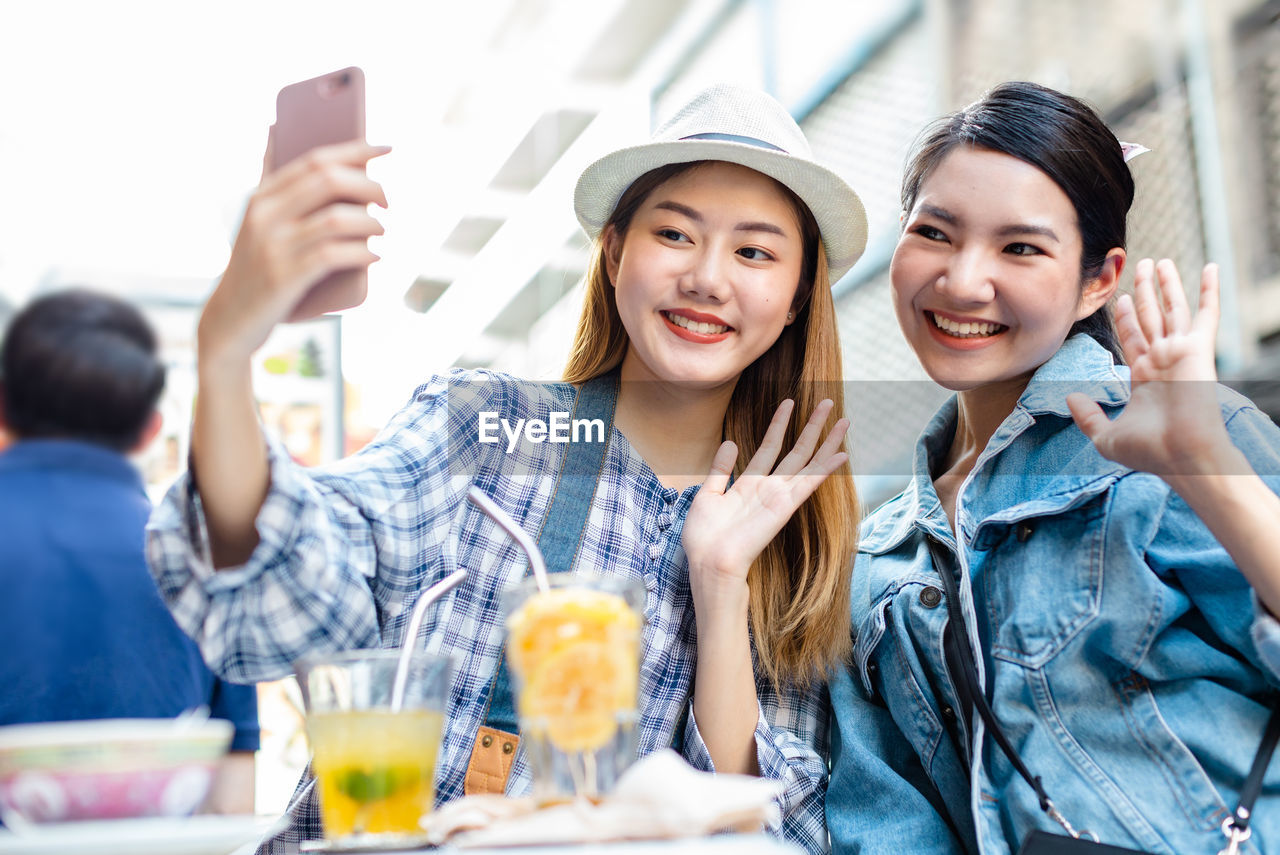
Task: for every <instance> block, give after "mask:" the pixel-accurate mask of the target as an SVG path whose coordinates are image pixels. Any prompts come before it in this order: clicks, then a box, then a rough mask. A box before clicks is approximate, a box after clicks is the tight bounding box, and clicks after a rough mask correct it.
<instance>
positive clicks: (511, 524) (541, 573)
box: [467, 485, 551, 594]
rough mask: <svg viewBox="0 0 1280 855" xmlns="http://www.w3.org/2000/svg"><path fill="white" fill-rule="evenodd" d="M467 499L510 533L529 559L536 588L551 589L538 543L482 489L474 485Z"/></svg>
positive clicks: (541, 589) (543, 591)
mask: <svg viewBox="0 0 1280 855" xmlns="http://www.w3.org/2000/svg"><path fill="white" fill-rule="evenodd" d="M467 499H468V500H470V501H471V503H472V504H473V505H475V506H476V507H478V508H479V509H480V510H482V511H484V515H485V516H487V517H488V518H489V519H491V520H493V521H494V522H496V523H497V524H498V526H499V527H500V528H501V529H502V530H503V531H505V532H506V533H507V534H509V535H511V539H512V540H514V541H515V542H516V544H517V545H518V546H519V547H520V549H522V550H523V551H524V554H525V557H526V558H528V559H529V566H530V567H532V568H533V578H534V579H536V580H537V582H538V590H539V591H541V592H542V593H544V594H545V593H546V592H547V591H549V590H551V586H550V585H549V584H548V583H547V565H546V562H544V561H543V560H542V551H541V550H540V549H538V544H536V543H534V542H533V538H531V537H529V535H528V534H527V533H526V532H525V530H524V529H522V528H520V526H519V525H517V524H516V521H515V520H513V519H512V518H511V515H510V514H508V513H507V512H506V511H504V510H503V509H502V508H500V507H498V505H497V504H496V503H495V502H494V501H493V499H490V498H489V497H488V495H486V494H485V492H484V491H483V490H481V489H480V488H479V487H476V486H475V485H472V487H471V489H470V490H469V491H468V492H467Z"/></svg>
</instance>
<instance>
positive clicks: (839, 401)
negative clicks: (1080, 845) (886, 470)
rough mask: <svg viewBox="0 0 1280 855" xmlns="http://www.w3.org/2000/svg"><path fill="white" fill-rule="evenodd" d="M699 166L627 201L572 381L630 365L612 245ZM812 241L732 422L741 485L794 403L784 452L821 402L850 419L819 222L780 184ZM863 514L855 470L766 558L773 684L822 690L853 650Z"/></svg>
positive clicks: (599, 264) (798, 518)
mask: <svg viewBox="0 0 1280 855" xmlns="http://www.w3.org/2000/svg"><path fill="white" fill-rule="evenodd" d="M700 163H706V161H698V162H695V163H679V164H670V165H668V166H662V167H659V168H657V169H654V170H652V171H650V172H647V173H645V174H644V175H642V176H641V177H640V178H638V179H637V180H636V181H635V182H634V183H633V184H632V185H631V187H629V188H628V189H627V191H626V193H624V194H623V195H622V198H621V199H620V200H619V202H618V205H617V207H616V208H615V209H614V211H613V215H612V216H611V217H610V218H609V222H608V223H607V224H606V226H605V228H604V230H603V231H602V232H601V236H600V237H599V238H597V239H596V241H595V245H594V247H593V249H592V254H591V263H590V266H589V267H588V269H587V280H586V287H587V292H586V297H585V300H584V302H583V306H582V316H581V317H580V318H579V320H578V330H577V334H576V336H575V338H574V342H573V350H572V351H571V353H570V356H569V362H568V364H567V365H566V366H565V370H564V379H565V380H566V381H568V382H570V383H585V382H586V381H587V380H590V379H592V378H594V377H598V376H599V375H601V374H604V373H606V372H608V371H611V370H613V369H614V368H616V367H617V366H618V365H620V364H621V363H622V358H623V357H624V356H625V355H626V352H627V346H628V343H629V339H628V337H627V332H626V330H625V329H624V328H623V326H622V319H621V317H620V316H619V315H618V304H617V302H616V298H615V295H614V291H613V287H612V285H611V284H610V282H609V276H608V273H607V272H606V268H605V248H604V236H605V235H607V234H608V233H609V230H610V229H613V230H615V231H616V232H617V233H618V234H620V235H623V236H624V237H625V235H626V233H627V229H628V228H629V227H630V225H631V220H632V218H633V217H634V216H635V214H636V211H638V210H639V208H640V206H641V205H642V204H643V203H644V200H645V199H646V198H648V196H649V194H651V193H652V192H653V191H654V190H655V189H657V188H658V187H659V186H660V185H662V184H663V183H664V182H666V181H669V180H671V179H672V178H674V177H676V176H677V175H680V174H682V173H684V172H686V171H688V170H690V169H693V168H696V167H697V166H698V165H699V164H700ZM778 186H779V187H781V188H782V190H783V191H784V193H785V194H786V196H787V198H788V199H790V201H791V204H792V205H793V206H794V207H795V210H796V213H797V215H798V218H799V220H800V223H801V232H802V234H803V238H804V262H803V264H802V267H801V273H800V284H799V288H798V289H797V291H796V299H795V303H794V305H793V306H792V311H794V312H795V313H796V317H795V320H794V321H792V323H791V324H790V325H788V326H786V327H784V328H783V330H782V334H781V335H780V336H779V337H778V340H777V341H775V342H774V343H773V346H772V347H770V348H769V350H767V351H766V352H765V353H764V354H763V355H761V356H760V358H758V359H757V360H756V361H755V362H753V363H751V364H750V365H748V366H747V367H746V369H744V370H743V372H742V376H740V377H739V378H738V382H737V384H736V386H735V387H734V390H733V396H732V398H731V399H730V401H729V408H728V410H727V411H726V412H725V417H724V438H725V439H730V440H733V442H734V443H735V444H736V445H737V446H738V462H737V465H736V467H735V470H734V475H735V476H737V475H741V474H742V470H743V469H745V468H746V465H747V463H748V461H750V460H751V458H752V456H753V455H754V454H755V452H756V449H757V448H758V447H759V445H760V441H761V440H762V439H763V438H764V434H765V430H766V429H767V428H768V426H769V421H770V419H771V418H772V417H773V413H774V410H775V409H776V408H777V406H778V404H780V403H781V402H782V401H783V399H785V398H792V399H794V400H795V409H794V411H793V412H794V414H795V415H794V416H793V417H792V420H791V424H790V425H789V426H788V427H787V436H786V443H785V446H784V447H785V448H790V447H791V446H792V445H794V444H795V441H796V439H797V437H798V436H799V434H800V429H801V428H802V427H803V425H804V423H805V421H806V420H807V418H808V414H809V413H812V412H813V409H814V408H815V407H816V406H817V405H818V403H819V402H820V401H821V400H822V399H823V398H830V399H831V400H832V401H833V402H834V403H835V414H836V415H837V416H839V415H840V414H842V413H843V412H844V388H843V378H844V372H843V368H842V366H841V359H840V343H839V340H838V336H837V332H836V315H835V303H834V301H833V300H832V298H831V282H830V276H829V274H828V272H827V256H826V253H825V252H824V251H823V248H822V241H821V240H820V235H819V232H818V225H817V223H816V222H815V221H814V218H813V215H812V214H811V213H810V212H809V208H808V206H806V205H805V204H804V203H803V202H802V201H801V200H800V199H799V198H798V197H797V196H796V195H795V194H794V193H792V192H791V191H790V190H789V189H787V188H786V187H785V186H783V185H782V184H779V185H778ZM858 521H859V507H858V497H857V492H856V491H855V489H854V484H853V477H852V474H851V472H850V468H849V464H848V463H846V464H845V465H844V466H843V467H841V468H840V469H839V470H837V471H836V472H835V473H834V474H833V475H832V476H831V477H829V478H827V479H826V480H825V481H824V482H823V483H822V485H821V486H820V487H818V489H817V491H816V492H814V494H813V496H811V497H810V498H809V500H808V501H806V502H805V503H804V504H803V505H801V506H800V508H799V510H797V511H796V512H795V514H793V515H792V517H791V519H790V520H789V521H788V522H787V524H786V525H785V526H784V527H783V529H782V531H781V532H780V533H779V535H778V536H777V537H776V538H774V539H773V541H772V542H771V543H770V544H769V545H768V546H767V547H765V550H764V551H763V552H762V553H761V554H760V556H759V557H758V558H757V559H756V561H755V563H754V564H753V565H752V567H751V571H750V573H749V574H748V576H747V585H748V588H749V590H750V606H749V612H748V614H749V619H750V626H751V633H752V638H753V640H754V642H755V651H756V659H757V662H758V664H759V666H760V667H761V668H762V669H763V670H764V672H765V674H767V675H768V677H769V679H770V680H771V681H772V682H773V683H774V685H775V686H776V685H780V684H782V683H784V682H785V683H793V684H797V685H805V684H808V683H810V682H812V681H813V680H815V679H821V678H822V677H823V676H825V674H826V673H827V672H828V671H829V670H830V669H831V668H833V667H834V666H836V665H838V664H839V663H841V662H842V661H844V660H845V659H846V658H847V657H848V655H849V650H850V632H849V629H850V618H849V577H850V574H851V572H852V567H853V553H854V550H855V548H856V546H857V531H858Z"/></svg>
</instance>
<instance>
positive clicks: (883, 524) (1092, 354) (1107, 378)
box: [858, 334, 1129, 554]
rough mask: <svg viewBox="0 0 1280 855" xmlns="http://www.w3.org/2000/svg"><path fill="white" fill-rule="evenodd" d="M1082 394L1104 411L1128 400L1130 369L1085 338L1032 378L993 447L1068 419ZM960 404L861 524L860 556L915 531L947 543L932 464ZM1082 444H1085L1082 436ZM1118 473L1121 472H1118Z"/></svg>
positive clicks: (948, 410)
mask: <svg viewBox="0 0 1280 855" xmlns="http://www.w3.org/2000/svg"><path fill="white" fill-rule="evenodd" d="M1072 392H1083V393H1085V394H1086V395H1088V396H1089V397H1090V398H1091V399H1092V400H1093V401H1095V402H1096V403H1097V404H1098V405H1099V406H1101V407H1103V408H1107V409H1110V408H1115V407H1120V406H1123V405H1124V404H1125V403H1127V402H1128V400H1129V369H1128V368H1127V367H1126V366H1117V365H1116V364H1115V361H1114V360H1113V359H1112V357H1111V354H1110V353H1109V352H1108V351H1107V349H1106V348H1104V347H1103V346H1102V345H1100V344H1098V343H1097V342H1096V341H1094V340H1093V338H1091V337H1090V336H1088V335H1084V334H1080V335H1075V336H1072V337H1071V338H1069V339H1067V341H1066V342H1064V343H1063V345H1062V347H1060V348H1058V351H1057V352H1056V353H1054V355H1053V356H1052V357H1050V358H1049V361H1048V362H1046V363H1044V365H1041V366H1040V367H1039V368H1038V369H1037V370H1036V372H1035V374H1033V375H1032V377H1031V380H1030V382H1028V383H1027V388H1026V389H1025V390H1024V391H1023V393H1022V395H1021V396H1020V397H1019V398H1018V403H1017V405H1016V406H1015V407H1014V410H1013V412H1012V413H1010V414H1009V417H1008V418H1007V419H1006V420H1005V422H1004V423H1003V424H1002V425H1001V426H1000V428H999V429H997V431H996V434H995V435H994V436H993V437H992V442H994V441H996V439H997V438H998V437H1001V436H1002V435H1005V436H1004V438H1005V439H1006V440H1007V439H1008V436H1007V435H1008V434H1009V433H1013V434H1014V435H1015V436H1016V435H1017V434H1019V433H1021V432H1022V431H1024V430H1026V429H1027V428H1028V427H1029V426H1030V425H1031V424H1033V423H1034V422H1035V418H1034V417H1035V416H1037V415H1053V416H1058V417H1061V418H1065V419H1070V418H1071V410H1070V409H1069V408H1068V407H1067V395H1069V394H1071V393H1072ZM958 412H959V403H958V400H957V398H956V396H955V395H952V396H951V397H950V398H948V399H947V401H946V402H945V403H944V404H943V405H942V406H941V407H940V408H939V409H938V411H937V412H936V413H934V415H933V418H932V419H930V420H929V424H928V425H927V426H926V427H925V429H924V431H923V432H922V433H921V434H920V438H919V439H918V440H917V441H916V446H915V452H914V454H913V455H912V465H911V470H912V471H911V482H910V483H909V484H908V485H907V487H906V489H904V490H903V492H902V493H901V494H899V495H898V496H897V497H896V498H894V499H890V500H889V501H888V502H887V503H885V504H884V505H882V506H881V507H880V508H879V509H877V510H876V511H875V512H874V513H872V514H871V516H869V517H868V518H867V520H866V521H865V522H864V523H863V526H862V532H863V535H864V536H863V538H862V541H861V543H860V544H859V547H858V549H859V551H860V552H867V553H871V554H880V553H884V552H889V551H890V550H893V549H896V548H897V547H898V546H900V545H901V544H902V543H903V542H904V541H905V540H906V539H907V538H908V537H910V536H911V534H912V533H913V532H914V531H916V530H921V531H925V532H927V533H930V534H935V535H937V536H939V537H942V538H943V539H944V540H951V539H952V538H953V535H952V534H951V531H950V527H949V524H948V522H947V519H946V516H945V514H944V513H943V511H942V505H941V502H940V500H939V499H938V494H937V492H935V491H934V489H933V464H934V463H935V462H936V461H938V460H940V459H941V457H942V456H943V455H945V454H946V452H947V448H948V447H949V446H950V444H951V439H952V437H953V436H954V435H955V428H956V418H957V414H958ZM1080 439H1081V440H1082V442H1085V443H1087V442H1088V439H1087V438H1086V437H1084V435H1083V434H1081V435H1080ZM1117 468H1122V467H1117Z"/></svg>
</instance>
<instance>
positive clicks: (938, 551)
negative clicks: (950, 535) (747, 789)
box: [929, 538, 1053, 813]
mask: <svg viewBox="0 0 1280 855" xmlns="http://www.w3.org/2000/svg"><path fill="white" fill-rule="evenodd" d="M929 554H930V555H931V556H932V557H933V567H934V569H935V570H936V571H937V572H938V575H939V576H940V577H942V587H943V588H944V589H945V590H946V597H947V617H948V620H947V626H946V628H945V629H944V630H943V637H942V646H943V656H944V658H945V659H946V662H947V670H948V671H950V672H951V681H952V683H954V684H955V688H956V695H957V696H958V699H959V701H960V703H961V704H963V705H965V707H966V709H965V710H964V715H965V716H966V719H967V718H968V717H969V716H970V712H969V710H970V709H976V710H977V711H978V715H979V716H980V717H981V718H982V721H983V723H984V724H986V726H987V730H989V731H990V732H991V737H992V739H994V740H995V741H996V744H997V745H999V746H1000V750H1001V751H1003V752H1004V754H1005V756H1006V757H1008V758H1009V762H1010V763H1012V764H1013V768H1014V769H1016V770H1017V771H1018V774H1019V775H1021V776H1022V778H1023V780H1025V781H1026V782H1027V783H1028V784H1030V785H1031V789H1033V790H1035V793H1036V797H1037V798H1038V799H1039V800H1040V810H1042V811H1044V812H1045V813H1048V812H1049V810H1050V809H1051V808H1052V807H1053V802H1052V801H1050V799H1049V794H1048V793H1047V792H1045V789H1044V785H1043V784H1042V783H1041V782H1040V776H1039V775H1032V774H1031V770H1030V769H1028V768H1027V765H1026V764H1025V763H1023V762H1022V757H1021V756H1020V755H1019V754H1018V752H1017V751H1016V750H1015V749H1014V747H1013V745H1012V744H1010V742H1009V737H1007V736H1006V735H1005V733H1004V731H1003V730H1002V729H1001V728H1000V723H999V722H998V721H996V716H995V713H994V712H992V710H991V705H990V704H989V703H987V695H986V692H984V691H983V689H982V684H981V682H980V681H979V680H978V670H977V668H976V666H975V665H974V655H975V651H974V648H973V646H972V644H971V642H970V640H969V633H968V631H967V630H966V629H965V622H964V615H963V614H961V612H960V593H959V591H958V590H957V589H956V580H955V576H954V575H953V573H952V570H951V562H950V561H948V560H947V559H946V556H945V554H944V552H943V550H942V547H941V546H940V545H939V544H938V542H937V541H936V540H934V539H933V538H929ZM967 732H968V735H969V745H970V754H972V750H973V749H974V748H975V747H976V746H974V745H973V728H972V726H970V727H969V729H968V731H967Z"/></svg>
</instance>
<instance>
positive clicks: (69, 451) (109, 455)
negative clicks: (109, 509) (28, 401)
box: [0, 439, 143, 490]
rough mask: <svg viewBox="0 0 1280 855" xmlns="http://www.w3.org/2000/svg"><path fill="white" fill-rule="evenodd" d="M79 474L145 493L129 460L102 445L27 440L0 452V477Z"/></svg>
mask: <svg viewBox="0 0 1280 855" xmlns="http://www.w3.org/2000/svg"><path fill="white" fill-rule="evenodd" d="M40 469H58V470H62V471H66V470H76V471H79V472H82V473H84V474H92V475H98V476H100V477H106V478H109V479H111V480H114V481H120V482H121V483H123V484H125V485H127V486H129V487H134V488H137V489H138V490H142V489H143V485H142V476H141V475H140V474H139V473H138V470H137V468H135V467H134V465H133V464H132V463H130V462H129V458H127V457H126V456H124V455H123V454H121V453H120V452H118V451H112V450H111V449H109V448H104V447H103V446H100V445H94V444H92V443H88V442H79V441H77V440H70V439H24V440H20V441H18V442H16V443H14V444H13V445H11V446H9V448H7V449H6V450H4V451H2V452H0V475H3V474H4V473H6V472H20V471H24V470H40Z"/></svg>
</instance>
